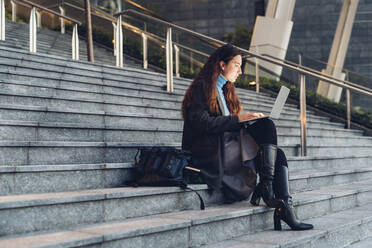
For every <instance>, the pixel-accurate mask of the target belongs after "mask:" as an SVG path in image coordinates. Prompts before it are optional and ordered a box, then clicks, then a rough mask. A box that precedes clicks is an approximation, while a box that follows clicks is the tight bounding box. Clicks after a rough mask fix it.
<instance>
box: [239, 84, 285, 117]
mask: <svg viewBox="0 0 372 248" xmlns="http://www.w3.org/2000/svg"><path fill="white" fill-rule="evenodd" d="M289 91H290V89H288V88H287V87H285V86H282V87H281V88H280V91H279V94H278V96H277V97H276V99H275V103H274V106H273V108H272V109H271V113H270V115H264V116H261V117H256V118H253V119H250V120H247V121H242V123H248V122H251V121H255V120H258V119H263V118H271V119H279V116H280V113H281V112H282V110H283V107H284V104H285V102H286V101H287V98H288V95H289Z"/></svg>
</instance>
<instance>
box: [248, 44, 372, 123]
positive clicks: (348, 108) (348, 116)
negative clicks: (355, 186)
mask: <svg viewBox="0 0 372 248" xmlns="http://www.w3.org/2000/svg"><path fill="white" fill-rule="evenodd" d="M265 46H270V47H273V48H275V49H283V48H280V47H277V46H274V45H271V44H261V45H258V46H256V48H257V49H256V51H258V50H259V49H258V48H259V47H265ZM261 55H262V56H266V57H270V58H272V59H275V60H278V61H281V62H284V63H287V64H291V65H294V66H297V67H299V68H301V69H304V70H307V71H311V72H313V73H316V74H318V75H323V76H328V75H327V74H325V73H323V72H320V71H317V70H314V69H313V68H310V67H308V66H304V65H303V63H302V58H303V56H302V54H301V53H298V60H299V62H298V64H296V63H294V62H292V61H288V60H285V59H279V58H276V57H274V56H271V55H269V54H261ZM306 57H307V58H310V57H309V56H306ZM310 59H311V60H315V59H313V58H310ZM317 62H318V63H321V64H323V65H325V66H330V67H333V68H335V69H338V70H340V71H345V73H346V75H349V74H350V73H354V72H352V71H350V70H346V69H344V68H337V67H335V66H333V65H329V64H327V63H326V62H324V61H320V60H317ZM255 64H256V65H255V66H256V68H258V67H259V63H258V61H257V60H256V61H255ZM256 77H257V75H256ZM333 79H335V80H336V81H338V82H340V83H343V84H346V85H350V86H353V87H356V88H358V89H362V90H365V91H367V92H371V93H372V89H370V88H368V87H365V86H362V85H359V84H356V83H353V82H351V81H349V80H348V78H346V80H343V79H339V78H333ZM346 127H347V128H348V129H350V127H351V101H350V89H346Z"/></svg>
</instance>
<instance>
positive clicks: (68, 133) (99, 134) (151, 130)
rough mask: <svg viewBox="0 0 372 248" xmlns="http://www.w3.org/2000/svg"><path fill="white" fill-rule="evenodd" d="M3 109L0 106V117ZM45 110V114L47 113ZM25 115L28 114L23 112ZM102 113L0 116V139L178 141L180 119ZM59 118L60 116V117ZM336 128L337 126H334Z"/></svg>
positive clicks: (313, 140)
mask: <svg viewBox="0 0 372 248" xmlns="http://www.w3.org/2000/svg"><path fill="white" fill-rule="evenodd" d="M1 113H2V111H1V108H0V117H1V116H2V115H1ZM48 113H49V112H48ZM48 113H46V114H48ZM24 116H25V118H26V119H28V118H27V117H29V116H30V115H27V114H24ZM111 117H112V118H110V116H106V115H105V116H104V117H103V118H104V119H103V121H102V123H81V122H80V123H73V122H46V121H20V120H6V119H5V120H3V119H0V130H1V132H0V139H2V140H8V141H10V140H12V141H107V142H115V141H126V142H147V141H150V140H151V141H153V142H180V141H181V136H182V126H183V123H182V121H178V120H175V121H172V120H169V119H165V118H164V119H162V118H145V117H136V116H132V117H128V118H125V119H124V120H125V122H124V121H123V120H118V121H117V120H116V119H118V118H123V117H120V116H117V117H115V116H111ZM61 119H62V118H61ZM277 128H278V144H279V145H286V146H291V145H297V144H300V140H301V139H300V135H298V134H297V135H289V134H288V132H290V131H291V130H293V129H294V128H292V127H290V126H288V125H281V124H277ZM308 128H309V131H317V132H321V131H322V130H323V129H321V128H318V127H312V125H310V124H309V127H308ZM333 131H337V129H336V130H335V129H333ZM323 133H324V134H325V135H321V136H311V135H309V136H307V144H308V145H310V146H320V145H329V146H334V145H346V144H347V145H349V146H354V145H358V146H361V145H366V146H369V145H372V137H363V136H351V135H350V134H349V135H345V136H337V137H334V136H326V135H327V134H328V131H323Z"/></svg>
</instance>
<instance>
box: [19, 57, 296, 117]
mask: <svg viewBox="0 0 372 248" xmlns="http://www.w3.org/2000/svg"><path fill="white" fill-rule="evenodd" d="M22 61H23V60H22ZM43 62H44V61H43ZM44 63H45V62H44ZM39 67H40V66H37V65H35V68H39ZM52 71H53V72H55V71H60V70H56V69H53V68H52ZM80 71H81V70H80ZM18 72H19V69H18ZM69 72H71V70H69ZM90 76H92V75H90ZM101 76H102V75H99V76H98V77H99V78H98V79H97V80H101V79H102V78H101ZM115 77H117V75H115ZM60 78H61V77H60ZM60 78H59V79H60ZM79 78H80V79H81V77H79ZM116 79H117V78H116ZM126 80H128V79H126ZM162 80H163V81H164V80H165V78H164V77H163V78H162ZM86 81H89V80H86ZM90 81H92V80H90ZM49 84H50V83H49ZM187 84H188V82H187ZM185 87H187V85H185ZM181 93H182V94H180V95H181V96H182V95H183V91H182V92H181ZM246 94H250V95H252V93H247V92H244V94H243V96H245V95H246ZM261 98H262V97H261ZM268 99H269V100H268V101H269V103H270V104H269V105H268V106H267V107H268V109H267V111H270V109H271V106H272V104H271V103H272V101H273V99H272V98H268ZM242 100H243V102H250V101H244V99H242ZM250 100H251V99H250ZM248 109H250V108H249V106H248ZM296 114H297V115H298V110H296Z"/></svg>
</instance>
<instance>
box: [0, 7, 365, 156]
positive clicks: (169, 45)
mask: <svg viewBox="0 0 372 248" xmlns="http://www.w3.org/2000/svg"><path fill="white" fill-rule="evenodd" d="M0 1H1V5H0V7H1V6H4V1H3V0H0ZM19 1H21V2H24V3H26V4H29V5H30V6H31V7H32V9H33V12H34V13H32V12H31V18H30V30H31V29H33V30H32V32H35V33H36V28H35V27H34V28H31V20H32V18H33V19H34V20H33V21H32V25H33V26H35V22H36V21H35V20H36V16H35V14H36V13H35V12H36V8H38V9H42V10H45V11H48V12H50V13H52V14H54V15H57V16H60V17H61V18H64V19H67V20H69V21H72V22H73V23H74V24H75V25H74V33H75V31H76V37H77V25H80V22H78V21H76V20H74V19H72V18H69V17H66V16H64V15H61V14H59V13H57V12H54V11H52V10H49V9H46V8H44V7H42V6H39V5H37V4H34V3H31V2H29V1H27V0H19ZM3 8H4V7H2V8H0V10H1V9H3ZM0 14H1V15H0V17H2V16H5V11H2V10H1V12H0ZM124 14H134V15H136V16H139V17H141V18H145V19H147V20H149V21H151V22H155V23H160V24H162V25H165V27H166V28H167V35H166V38H165V39H164V38H160V37H158V36H157V35H155V34H151V33H150V32H147V31H145V30H140V29H139V30H140V31H139V33H140V35H141V36H142V38H143V49H144V51H143V60H144V67H146V66H147V63H148V62H147V38H149V37H151V38H153V39H154V40H157V41H158V42H162V41H164V40H165V43H166V64H167V90H168V91H169V92H173V47H174V48H175V50H176V67H178V66H177V64H178V58H179V54H178V51H177V50H178V47H182V48H184V49H188V50H190V51H192V52H195V53H198V54H200V55H202V56H206V57H207V56H208V55H207V54H206V53H203V52H200V51H197V50H195V49H192V48H189V47H187V46H182V45H180V44H175V43H174V42H173V41H172V28H174V29H176V30H179V31H182V32H184V33H186V34H189V35H192V36H195V37H198V38H200V39H201V40H204V41H206V42H208V43H212V44H215V45H216V46H220V45H224V44H226V42H223V41H220V40H218V39H214V38H212V37H209V36H206V35H203V34H200V33H197V32H195V31H192V30H189V29H187V28H184V27H181V26H179V25H176V24H173V23H170V22H166V21H164V20H161V19H158V18H155V17H152V16H149V15H146V14H143V13H141V12H138V11H135V10H131V9H128V10H125V11H122V12H120V13H117V14H115V17H117V19H116V25H114V26H115V32H116V34H115V46H116V47H115V48H116V49H115V51H116V52H115V53H116V56H117V65H118V66H120V67H122V66H123V29H122V26H123V25H128V24H125V22H123V16H124ZM126 18H127V17H126ZM4 25H5V23H4ZM3 30H5V28H2V29H1V31H2V32H3ZM0 34H1V32H0ZM30 37H31V33H30ZM33 37H36V34H35V35H34V36H33ZM76 40H77V45H78V39H75V43H76ZM30 43H31V42H30ZM35 43H36V40H35ZM73 43H74V38H73ZM174 45H176V46H174ZM75 47H76V44H75ZM237 48H238V49H239V50H240V51H241V52H242V54H245V56H244V57H245V58H247V57H250V58H254V59H255V61H256V65H255V74H256V81H257V85H256V87H257V90H258V89H259V61H265V62H268V63H271V64H274V65H279V66H282V67H284V68H287V69H289V70H291V71H294V72H297V73H298V74H299V84H300V122H301V155H302V156H306V154H307V152H306V76H308V77H313V78H316V79H317V80H322V81H324V82H328V83H330V84H333V85H337V86H339V87H342V88H345V89H346V90H347V91H349V90H352V91H355V92H359V93H362V94H365V95H368V96H372V90H371V89H369V88H366V87H361V86H359V85H357V84H355V83H352V82H349V81H344V80H340V79H337V78H334V77H331V76H328V75H325V74H323V73H322V72H319V71H317V70H313V69H311V68H308V67H305V66H302V65H301V64H296V63H293V62H290V61H286V60H280V59H278V58H275V57H272V56H269V55H260V54H258V52H256V53H255V52H252V51H248V50H246V49H242V48H239V47H237ZM30 50H31V46H30ZM73 51H74V44H73ZM75 51H76V48H75ZM77 51H78V46H77ZM73 58H75V59H76V56H75V57H74V52H73ZM77 58H78V53H77ZM177 74H179V73H178V69H177V68H176V75H177ZM349 110H350V109H349ZM349 110H348V112H349ZM349 119H350V118H349Z"/></svg>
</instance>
